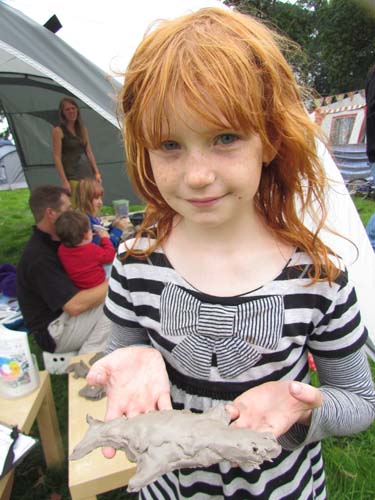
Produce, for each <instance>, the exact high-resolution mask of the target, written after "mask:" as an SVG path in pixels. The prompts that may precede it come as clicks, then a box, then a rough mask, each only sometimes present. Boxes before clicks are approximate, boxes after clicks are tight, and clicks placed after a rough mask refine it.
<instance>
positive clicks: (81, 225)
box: [55, 210, 90, 247]
mask: <svg viewBox="0 0 375 500" xmlns="http://www.w3.org/2000/svg"><path fill="white" fill-rule="evenodd" d="M55 227H56V234H57V236H58V237H59V238H60V240H61V242H62V243H63V244H64V245H65V246H66V247H76V246H77V245H79V244H80V243H82V240H83V238H84V236H85V234H86V233H87V231H89V229H90V221H89V218H88V217H87V215H85V214H83V213H82V212H79V211H78V210H68V211H67V212H63V213H62V214H61V215H60V216H59V217H58V219H57V220H56V224H55Z"/></svg>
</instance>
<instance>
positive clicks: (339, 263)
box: [288, 248, 348, 286]
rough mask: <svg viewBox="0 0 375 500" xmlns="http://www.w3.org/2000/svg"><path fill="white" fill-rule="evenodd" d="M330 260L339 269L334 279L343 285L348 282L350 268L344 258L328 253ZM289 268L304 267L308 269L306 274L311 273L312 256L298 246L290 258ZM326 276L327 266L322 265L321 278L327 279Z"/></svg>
mask: <svg viewBox="0 0 375 500" xmlns="http://www.w3.org/2000/svg"><path fill="white" fill-rule="evenodd" d="M328 257H329V260H330V261H331V262H332V264H333V265H334V266H335V267H336V269H337V270H338V273H337V277H336V279H335V280H334V281H335V283H337V284H341V285H342V286H343V285H345V284H347V282H348V270H347V267H346V265H345V262H344V260H343V259H342V258H341V257H340V256H339V255H335V254H333V253H330V254H328ZM288 267H289V268H296V269H301V268H304V269H305V270H306V271H305V273H304V275H305V276H308V275H309V270H310V269H311V268H312V267H313V261H312V259H311V257H310V256H309V255H308V254H307V253H306V252H305V251H304V250H301V249H300V248H296V250H295V252H294V253H293V255H292V256H291V258H290V261H289V263H288ZM325 278H326V271H325V266H324V265H323V266H322V270H321V276H320V279H322V280H325Z"/></svg>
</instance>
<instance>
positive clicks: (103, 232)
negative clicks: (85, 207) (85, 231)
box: [95, 228, 109, 238]
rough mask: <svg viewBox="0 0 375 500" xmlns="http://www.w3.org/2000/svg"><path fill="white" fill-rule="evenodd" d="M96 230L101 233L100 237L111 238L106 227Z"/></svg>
mask: <svg viewBox="0 0 375 500" xmlns="http://www.w3.org/2000/svg"><path fill="white" fill-rule="evenodd" d="M95 232H96V233H97V234H98V235H99V238H109V232H108V231H107V230H106V229H104V228H103V229H98V230H97V231H95Z"/></svg>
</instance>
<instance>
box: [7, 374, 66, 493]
mask: <svg viewBox="0 0 375 500" xmlns="http://www.w3.org/2000/svg"><path fill="white" fill-rule="evenodd" d="M39 377H40V384H39V387H38V388H37V389H35V391H33V392H32V393H31V394H28V395H27V396H24V397H21V398H16V399H4V398H1V397H0V421H1V422H4V423H6V424H8V425H17V426H18V428H19V429H20V430H21V431H22V432H24V433H25V434H28V433H29V432H30V429H31V427H32V425H33V423H34V421H35V419H36V421H37V423H38V429H39V436H40V440H41V442H42V448H43V452H44V457H45V459H46V463H47V466H48V467H50V466H59V465H62V464H63V461H64V450H63V445H62V440H61V434H60V428H59V424H58V420H57V414H56V407H55V402H54V399H53V394H52V388H51V379H50V376H49V373H48V372H46V371H42V372H39ZM24 460H27V457H26V458H25V459H24ZM13 478H14V470H11V471H10V472H8V474H6V475H5V476H4V477H3V478H2V479H1V480H0V498H1V500H6V499H8V498H10V493H11V490H12V485H13Z"/></svg>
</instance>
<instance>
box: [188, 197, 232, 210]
mask: <svg viewBox="0 0 375 500" xmlns="http://www.w3.org/2000/svg"><path fill="white" fill-rule="evenodd" d="M222 198H223V196H217V197H216V198H192V199H190V200H187V201H188V202H189V203H191V204H192V205H194V206H196V207H207V206H210V205H214V204H215V203H216V202H218V201H219V200H221V199H222Z"/></svg>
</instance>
